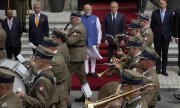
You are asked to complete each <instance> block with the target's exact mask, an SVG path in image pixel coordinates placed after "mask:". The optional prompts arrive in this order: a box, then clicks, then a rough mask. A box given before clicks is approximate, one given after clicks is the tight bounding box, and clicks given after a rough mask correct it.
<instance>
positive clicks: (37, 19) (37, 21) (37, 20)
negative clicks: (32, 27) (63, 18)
mask: <svg viewBox="0 0 180 108" xmlns="http://www.w3.org/2000/svg"><path fill="white" fill-rule="evenodd" d="M38 23H39V18H38V15H36V27H38Z"/></svg>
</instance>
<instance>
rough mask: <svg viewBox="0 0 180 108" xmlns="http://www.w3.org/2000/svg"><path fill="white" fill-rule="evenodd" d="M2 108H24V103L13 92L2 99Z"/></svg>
mask: <svg viewBox="0 0 180 108" xmlns="http://www.w3.org/2000/svg"><path fill="white" fill-rule="evenodd" d="M0 108H23V104H22V101H21V99H20V98H19V97H17V96H16V95H15V94H14V93H13V92H11V93H9V94H8V95H6V96H5V97H3V98H0Z"/></svg>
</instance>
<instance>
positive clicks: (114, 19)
mask: <svg viewBox="0 0 180 108" xmlns="http://www.w3.org/2000/svg"><path fill="white" fill-rule="evenodd" d="M115 21H116V18H115V13H113V24H114V23H115Z"/></svg>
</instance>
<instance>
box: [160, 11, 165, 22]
mask: <svg viewBox="0 0 180 108" xmlns="http://www.w3.org/2000/svg"><path fill="white" fill-rule="evenodd" d="M164 15H165V11H164V10H161V21H162V23H163V21H164Z"/></svg>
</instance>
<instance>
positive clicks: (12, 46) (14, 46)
mask: <svg viewBox="0 0 180 108" xmlns="http://www.w3.org/2000/svg"><path fill="white" fill-rule="evenodd" d="M5 14H6V16H7V18H6V19H5V20H4V21H3V23H2V27H3V29H4V30H5V31H6V43H5V49H6V53H7V58H9V59H12V56H13V55H14V57H15V59H16V60H17V57H16V56H17V55H18V54H19V53H20V52H21V36H22V30H21V27H22V26H21V21H20V19H18V18H16V17H13V12H12V10H11V9H7V10H5Z"/></svg>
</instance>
